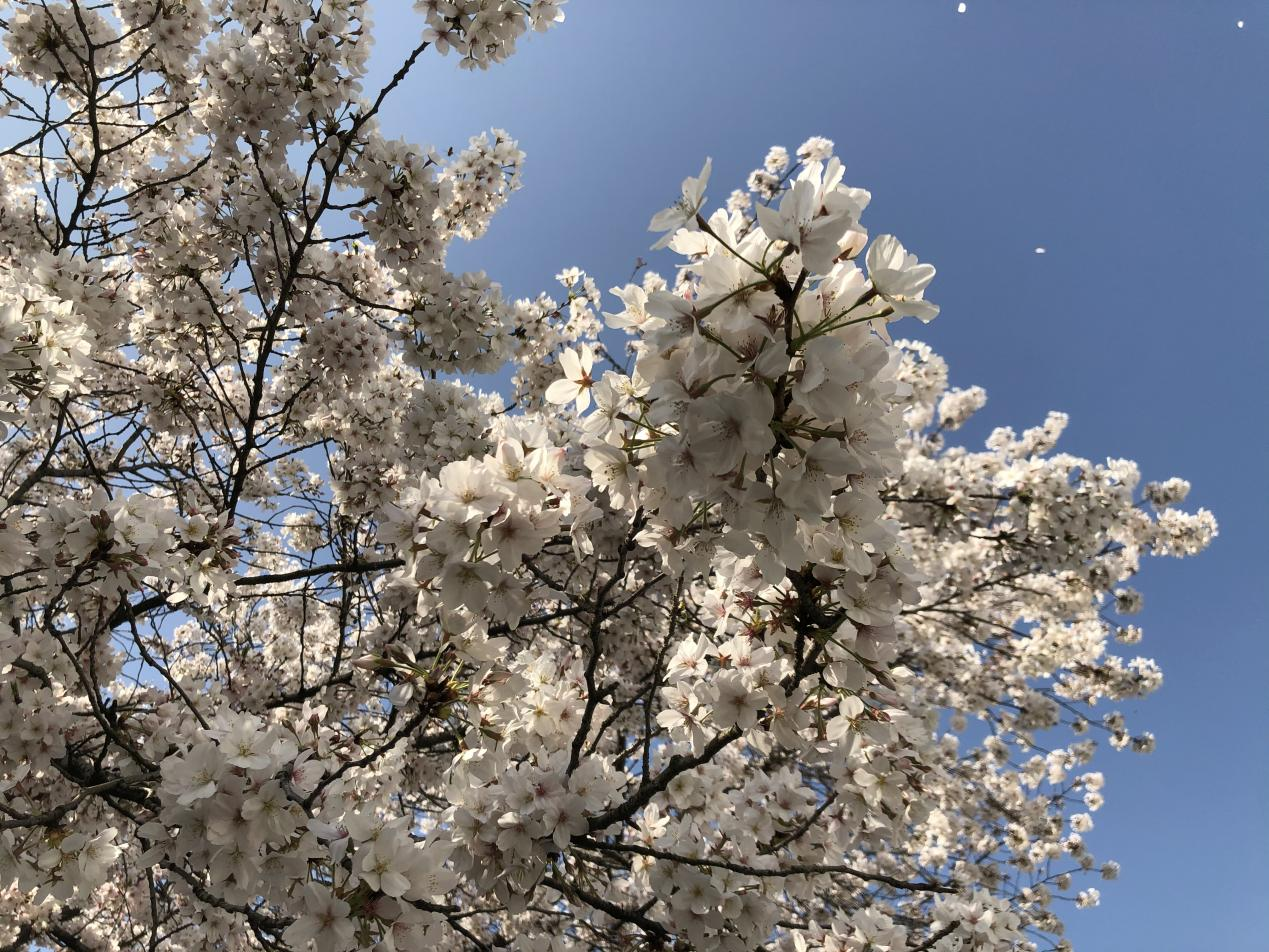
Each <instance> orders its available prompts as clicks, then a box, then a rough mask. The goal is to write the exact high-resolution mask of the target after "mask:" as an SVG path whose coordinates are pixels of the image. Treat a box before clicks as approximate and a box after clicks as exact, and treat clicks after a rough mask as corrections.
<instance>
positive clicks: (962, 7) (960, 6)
mask: <svg viewBox="0 0 1269 952" xmlns="http://www.w3.org/2000/svg"><path fill="white" fill-rule="evenodd" d="M956 12H957V13H964V12H965V4H963V3H958V4H957V5H956ZM1238 26H1239V28H1241V27H1242V22H1241V21H1240V22H1239V24H1238Z"/></svg>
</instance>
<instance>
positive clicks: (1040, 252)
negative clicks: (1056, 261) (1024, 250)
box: [1035, 246, 1049, 255]
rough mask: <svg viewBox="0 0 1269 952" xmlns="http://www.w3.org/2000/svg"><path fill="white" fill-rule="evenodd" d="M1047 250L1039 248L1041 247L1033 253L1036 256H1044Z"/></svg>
mask: <svg viewBox="0 0 1269 952" xmlns="http://www.w3.org/2000/svg"><path fill="white" fill-rule="evenodd" d="M1048 250H1049V249H1048V248H1045V247H1043V246H1041V247H1038V248H1036V250H1035V253H1036V254H1038V255H1042V254H1044V253H1045V252H1047V251H1048Z"/></svg>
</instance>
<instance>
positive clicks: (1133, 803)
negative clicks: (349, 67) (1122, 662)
mask: <svg viewBox="0 0 1269 952" xmlns="http://www.w3.org/2000/svg"><path fill="white" fill-rule="evenodd" d="M956 6H957V4H956V2H955V0H919V2H918V0H890V2H884V0H876V2H862V0H861V2H852V0H787V2H783V3H778V4H777V3H764V2H760V0H726V2H724V0H692V2H682V0H641V2H638V3H634V2H619V0H573V2H571V3H569V4H568V6H567V7H566V8H565V9H566V12H567V15H568V20H567V22H566V23H564V24H563V25H562V26H560V27H559V28H558V29H556V30H554V31H552V32H550V33H548V34H546V35H544V36H537V35H534V36H530V37H528V38H527V39H526V40H525V41H524V43H523V44H522V47H521V50H520V52H519V53H518V54H517V55H516V56H514V57H513V58H512V59H511V60H510V61H509V62H508V63H505V64H503V65H501V66H498V67H495V68H494V69H492V70H490V71H489V72H487V73H478V74H471V73H466V72H460V71H459V70H458V69H457V64H456V60H455V59H454V58H452V57H451V58H449V59H440V58H436V57H425V58H424V60H423V62H422V63H421V64H420V68H419V69H418V71H417V73H416V74H415V75H413V76H412V77H411V79H410V80H409V82H408V83H407V84H406V86H405V88H403V89H402V90H400V91H399V92H398V93H397V94H396V95H395V97H393V98H392V99H390V100H389V104H388V106H387V108H386V111H385V113H384V116H383V125H384V128H385V131H386V132H388V133H389V134H390V135H393V136H401V137H405V138H407V139H410V140H412V141H414V142H417V143H422V144H433V145H436V146H438V147H441V148H445V147H448V146H450V145H457V146H461V145H463V144H465V143H466V140H467V137H468V136H469V135H471V134H474V133H478V132H480V131H482V130H484V129H488V128H490V127H492V126H498V127H502V128H505V129H507V130H508V131H509V132H510V133H511V134H512V136H513V137H514V138H517V139H518V140H519V142H520V147H521V148H522V149H524V151H525V152H526V153H527V156H528V157H527V160H526V166H525V173H524V182H525V187H524V189H523V190H522V191H520V192H519V193H517V194H516V195H514V196H513V197H512V199H511V201H510V203H509V205H508V207H507V208H505V209H504V210H503V211H502V212H501V213H500V214H499V215H498V216H497V217H496V218H495V221H494V223H493V225H492V227H491V228H490V231H489V234H488V236H487V237H486V238H484V239H483V240H481V241H479V242H476V243H473V244H471V245H469V246H461V247H457V248H456V249H455V250H454V252H453V254H452V256H451V266H452V267H453V268H454V270H467V269H476V268H481V269H484V270H486V271H488V272H489V274H490V275H491V277H493V278H494V279H495V280H497V281H499V282H501V283H502V284H503V286H504V288H505V289H506V290H507V292H508V293H509V294H511V295H513V296H521V295H525V296H528V295H533V294H535V293H537V291H539V290H546V291H548V293H552V294H554V295H558V293H559V292H560V288H559V286H558V285H557V284H556V283H555V282H554V280H553V275H554V274H555V273H556V272H557V271H559V270H560V269H561V268H563V267H565V266H568V265H576V266H578V267H581V268H583V269H585V270H586V271H588V272H589V273H590V274H591V275H593V276H594V277H595V279H596V280H597V281H598V282H599V285H600V287H601V288H608V287H611V286H613V285H617V284H622V283H624V282H625V281H626V280H627V278H628V276H629V274H630V272H631V268H632V266H633V263H634V261H635V258H636V257H637V256H640V255H643V256H644V257H647V258H649V259H650V260H652V261H653V263H654V266H655V265H656V264H657V262H658V260H664V261H667V262H668V261H669V260H670V259H668V258H667V259H658V258H657V257H655V256H653V255H651V254H649V252H648V246H649V244H650V243H651V241H652V240H653V236H651V235H649V234H648V233H647V232H646V231H645V230H644V229H645V228H646V225H647V221H648V218H649V217H650V216H651V214H652V213H653V212H655V211H657V210H658V209H660V208H662V207H664V206H665V205H667V204H669V202H670V201H671V200H672V199H673V198H674V197H675V196H676V195H677V188H678V183H679V182H680V180H681V179H682V178H683V177H684V176H687V175H695V174H696V173H697V171H698V170H699V169H700V166H701V162H702V160H703V159H704V157H705V156H707V155H708V156H712V157H713V159H714V174H713V178H712V180H711V186H710V189H709V195H710V199H711V203H710V205H711V207H714V206H716V205H718V204H720V203H721V202H722V201H723V200H724V199H725V198H726V196H727V193H728V192H729V191H730V190H731V189H732V188H733V187H736V186H739V185H742V184H743V180H744V177H745V175H746V174H747V173H748V171H749V170H750V169H752V168H754V167H756V166H757V165H759V164H760V162H761V159H762V156H763V154H764V153H765V151H766V149H767V147H768V146H770V145H773V144H781V145H785V146H787V147H788V148H790V150H792V149H793V148H794V147H796V146H797V145H798V144H799V143H800V142H802V141H803V140H804V139H806V138H807V137H808V136H811V135H824V136H827V137H828V138H830V139H833V140H834V141H835V142H836V143H837V152H838V154H839V155H840V156H841V157H842V159H843V161H844V162H845V163H846V166H847V176H846V180H847V182H848V183H849V184H851V185H856V186H861V187H864V188H867V189H869V190H870V191H871V192H872V194H873V201H872V205H871V206H870V208H869V209H868V212H867V213H866V215H865V217H864V222H865V224H866V225H867V226H868V227H869V229H870V231H871V232H872V233H874V234H881V233H884V232H893V233H894V234H896V235H898V236H899V237H900V239H901V240H902V241H903V242H904V243H905V244H906V245H907V246H908V248H909V249H910V250H912V251H914V252H915V253H916V254H917V255H918V256H919V257H920V258H921V260H923V261H930V262H932V263H933V264H935V265H936V266H937V267H938V269H939V274H938V277H937V278H935V281H934V284H933V285H932V286H931V288H930V290H929V292H928V297H930V299H932V300H934V301H936V302H937V303H939V304H940V305H941V306H942V308H943V312H942V314H941V315H940V317H939V318H938V319H937V320H936V321H935V322H934V323H933V324H931V325H929V326H928V327H924V328H923V327H922V326H921V325H919V324H917V323H916V322H915V321H911V320H908V321H904V322H903V323H902V324H900V325H897V326H896V331H897V333H898V334H899V335H901V336H913V337H920V338H921V339H924V340H926V341H928V342H929V343H931V344H932V345H933V346H934V347H935V348H936V350H938V351H939V352H940V353H941V354H942V355H943V356H944V357H946V358H947V360H948V362H949V364H950V366H951V377H952V383H953V385H956V386H968V385H971V384H979V385H981V386H983V387H985V388H986V389H987V392H988V395H989V402H988V405H987V407H986V409H984V410H983V411H982V412H981V413H980V414H979V417H978V419H977V422H976V423H975V424H973V425H971V426H969V427H967V428H966V430H965V431H962V436H963V437H964V441H965V442H966V443H968V444H970V445H973V446H980V445H981V440H982V438H983V436H984V435H985V434H986V432H987V431H988V430H989V429H990V428H991V427H993V426H997V425H1010V426H1013V427H1015V428H1017V429H1021V428H1023V427H1026V426H1031V425H1034V424H1037V423H1039V422H1041V421H1042V420H1043V419H1044V415H1045V413H1046V411H1048V410H1050V409H1057V410H1063V411H1066V412H1068V413H1069V414H1070V415H1071V425H1070V427H1069V429H1068V430H1067V433H1066V436H1065V437H1064V439H1063V441H1062V444H1060V446H1061V448H1063V449H1065V450H1066V451H1069V452H1072V453H1076V454H1079V455H1083V456H1088V457H1090V458H1093V459H1095V460H1101V459H1105V458H1106V457H1107V456H1116V457H1128V458H1130V459H1135V460H1137V461H1138V462H1139V463H1140V465H1141V469H1142V472H1143V474H1144V476H1145V478H1147V479H1163V478H1166V477H1169V476H1172V475H1179V476H1183V477H1185V478H1187V479H1189V480H1190V481H1191V482H1192V483H1193V486H1194V489H1193V492H1192V494H1191V496H1190V499H1189V501H1188V503H1187V508H1193V507H1197V506H1205V507H1207V508H1209V509H1211V510H1213V511H1214V512H1215V513H1216V516H1217V518H1218V519H1219V520H1220V523H1221V534H1220V537H1219V538H1218V539H1217V540H1216V542H1215V543H1214V545H1213V547H1212V548H1211V549H1210V550H1209V551H1208V552H1207V553H1205V554H1204V555H1203V556H1200V557H1199V558H1197V559H1189V560H1183V561H1175V560H1165V559H1156V560H1151V561H1149V562H1147V563H1146V566H1145V571H1144V572H1143V573H1142V575H1141V577H1140V579H1139V588H1140V589H1141V590H1142V591H1143V593H1144V594H1145V610H1144V612H1143V613H1142V614H1141V615H1140V616H1138V618H1137V619H1136V621H1138V622H1139V623H1140V624H1141V625H1142V627H1143V628H1144V629H1145V639H1144V640H1143V642H1142V644H1141V645H1140V646H1139V647H1138V648H1137V649H1136V650H1138V651H1140V653H1142V654H1144V655H1147V656H1150V657H1154V658H1156V659H1157V660H1158V661H1159V662H1160V663H1161V665H1162V666H1163V670H1164V674H1165V682H1164V686H1163V688H1162V689H1161V690H1160V691H1159V692H1158V693H1156V694H1155V695H1154V696H1153V697H1151V698H1149V699H1148V700H1147V701H1145V702H1144V703H1138V704H1129V705H1126V706H1125V708H1124V710H1125V711H1126V713H1127V714H1128V715H1129V723H1130V726H1133V727H1135V728H1137V729H1149V730H1152V731H1154V733H1155V734H1156V735H1157V737H1158V751H1157V752H1156V753H1154V754H1152V755H1149V756H1143V755H1135V754H1131V753H1121V754H1111V753H1109V752H1107V754H1105V755H1103V756H1101V757H1099V759H1098V761H1097V764H1096V766H1097V767H1098V768H1100V769H1103V770H1105V772H1106V774H1107V786H1106V795H1107V805H1106V806H1105V807H1104V808H1103V809H1102V810H1101V811H1100V812H1098V813H1097V814H1095V815H1094V819H1095V820H1096V822H1097V827H1096V829H1095V830H1094V831H1093V832H1092V833H1091V834H1089V835H1088V836H1087V837H1086V839H1087V841H1088V842H1089V844H1090V847H1091V849H1092V850H1093V852H1094V853H1095V854H1096V855H1097V857H1098V859H1099V860H1103V859H1112V858H1113V859H1117V860H1119V861H1120V862H1121V863H1122V865H1123V873H1122V876H1121V878H1120V880H1119V881H1118V882H1114V883H1101V882H1094V881H1093V880H1090V881H1089V883H1088V884H1089V885H1096V886H1098V887H1099V888H1101V890H1102V906H1101V908H1098V909H1094V910H1088V911H1078V910H1072V911H1071V912H1070V914H1069V916H1068V921H1069V923H1070V932H1069V933H1068V934H1069V937H1070V938H1071V939H1072V941H1073V942H1074V943H1075V947H1076V948H1077V949H1078V950H1080V952H1137V950H1150V952H1193V950H1197V949H1212V950H1220V952H1241V950H1258V949H1264V948H1265V947H1266V940H1265V938H1264V930H1265V926H1264V924H1263V916H1262V915H1261V916H1258V915H1257V914H1256V912H1255V911H1254V910H1257V909H1261V910H1263V908H1264V903H1265V901H1266V899H1267V898H1269V897H1267V896H1266V887H1265V886H1264V885H1263V882H1264V877H1263V871H1262V863H1261V861H1260V857H1261V855H1262V854H1263V852H1264V850H1265V848H1266V847H1267V846H1269V824H1267V823H1266V806H1265V804H1266V793H1265V791H1266V789H1267V788H1269V784H1267V781H1269V770H1267V765H1266V753H1267V745H1266V741H1267V740H1269V731H1267V730H1266V728H1267V727H1269V716H1267V715H1269V704H1267V701H1266V697H1267V696H1269V694H1267V692H1266V690H1265V686H1264V682H1265V672H1266V670H1267V669H1269V611H1267V610H1266V604H1267V602H1266V594H1265V590H1266V587H1267V586H1266V578H1265V576H1266V571H1265V570H1266V559H1265V558H1264V554H1263V553H1264V547H1265V540H1266V539H1267V538H1269V520H1267V519H1266V510H1267V507H1266V505H1265V497H1266V474H1267V472H1269V465H1267V463H1269V455H1267V454H1266V437H1267V436H1269V434H1267V433H1266V426H1265V410H1266V408H1267V404H1269V400H1267V399H1266V396H1267V394H1269V359H1267V358H1269V334H1267V333H1266V318H1267V317H1269V279H1267V278H1266V269H1265V263H1266V254H1267V252H1269V226H1267V225H1266V222H1267V221H1269V176H1267V175H1266V173H1267V172H1269V98H1267V97H1266V95H1265V93H1266V90H1269V55H1266V54H1267V53H1269V6H1266V5H1265V4H1264V3H1263V2H1254V0H1241V2H1225V0H994V2H993V0H968V3H967V10H966V13H964V14H963V15H962V14H958V13H957V12H956ZM375 10H376V30H375V33H376V36H377V43H378V45H377V48H376V53H375V57H374V61H373V62H374V72H373V75H372V77H371V81H372V82H373V81H375V80H379V81H381V80H382V79H383V78H384V77H386V76H387V75H388V74H390V73H391V72H392V70H393V69H394V68H395V66H396V65H397V64H398V63H399V62H400V60H401V59H402V57H403V56H404V55H405V53H406V52H407V51H408V49H409V47H410V46H411V45H412V44H413V43H414V42H416V40H417V36H418V30H419V29H420V28H421V21H420V19H419V18H418V17H417V16H415V15H413V14H411V13H409V12H408V5H407V4H405V3H403V2H402V3H398V2H397V0H391V3H390V4H389V2H388V0H379V2H378V3H377V4H376V6H375ZM1238 20H1243V21H1244V22H1245V25H1244V27H1243V28H1241V29H1240V28H1238V27H1237V25H1236V23H1237V21H1238ZM368 86H369V83H368ZM1037 246H1042V247H1044V248H1045V249H1046V253H1045V254H1043V255H1037V254H1036V253H1035V251H1034V249H1035V248H1036V247H1037ZM662 270H663V273H666V274H669V273H670V266H669V265H668V264H666V265H665V266H663V268H662ZM614 303H615V302H614V301H613V300H612V299H608V300H607V301H606V302H605V306H606V307H610V308H611V306H612V305H613V304H614ZM1128 650H1129V652H1131V651H1132V650H1133V649H1128Z"/></svg>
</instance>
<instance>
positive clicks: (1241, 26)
mask: <svg viewBox="0 0 1269 952" xmlns="http://www.w3.org/2000/svg"><path fill="white" fill-rule="evenodd" d="M961 6H962V7H963V6H965V4H963V3H962V4H961ZM1242 28H1243V21H1242V20H1239V21H1238V29H1240V30H1241V29H1242Z"/></svg>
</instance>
